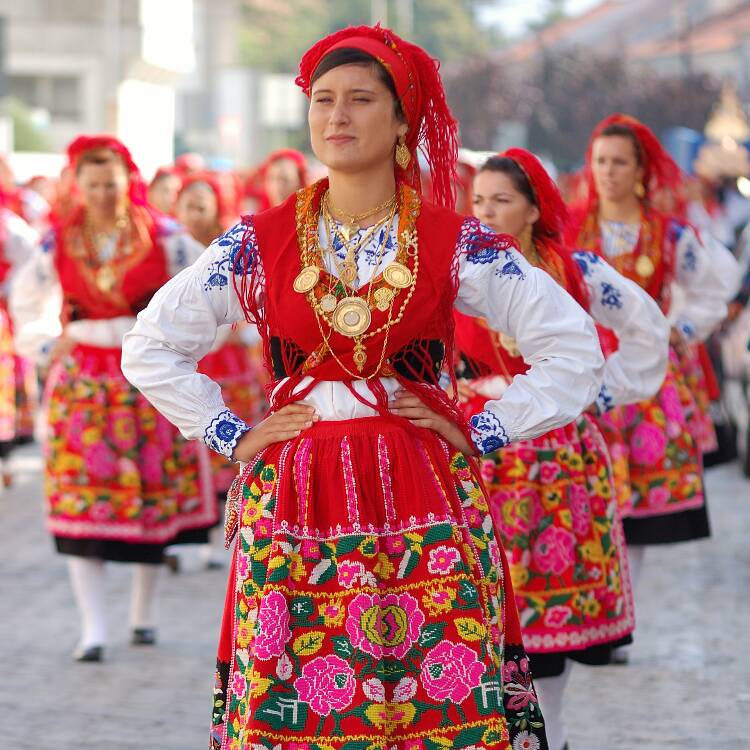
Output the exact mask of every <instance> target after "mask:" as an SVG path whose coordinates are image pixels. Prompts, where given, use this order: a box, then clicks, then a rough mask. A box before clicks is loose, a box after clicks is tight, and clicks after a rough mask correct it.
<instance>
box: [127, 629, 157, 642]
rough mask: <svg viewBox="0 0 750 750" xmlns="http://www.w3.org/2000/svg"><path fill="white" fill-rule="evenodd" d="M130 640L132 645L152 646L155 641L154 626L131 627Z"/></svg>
mask: <svg viewBox="0 0 750 750" xmlns="http://www.w3.org/2000/svg"><path fill="white" fill-rule="evenodd" d="M130 642H131V643H132V644H133V645H134V646H153V645H154V644H155V643H156V628H133V630H132V631H131V633H130Z"/></svg>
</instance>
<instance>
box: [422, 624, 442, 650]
mask: <svg viewBox="0 0 750 750" xmlns="http://www.w3.org/2000/svg"><path fill="white" fill-rule="evenodd" d="M445 626H446V623H444V622H434V623H431V624H430V625H425V626H424V627H423V628H422V632H421V633H420V634H419V640H418V641H417V643H419V645H420V646H421V647H422V648H429V647H430V646H434V645H435V644H436V643H437V642H438V641H440V640H442V638H443V633H444V632H445Z"/></svg>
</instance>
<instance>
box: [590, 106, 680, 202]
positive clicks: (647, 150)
mask: <svg viewBox="0 0 750 750" xmlns="http://www.w3.org/2000/svg"><path fill="white" fill-rule="evenodd" d="M610 125H624V126H625V127H626V128H628V130H630V131H631V132H632V133H633V135H634V136H635V139H636V141H638V146H639V150H640V157H641V164H642V166H643V173H644V174H643V187H644V188H645V190H646V195H645V198H646V200H649V199H650V197H651V195H652V194H653V192H654V191H656V190H675V189H676V188H677V187H678V186H679V185H680V183H681V181H682V174H681V172H680V168H679V167H678V166H677V164H676V163H675V161H674V159H672V157H671V156H670V155H669V154H668V153H667V151H666V149H665V148H664V147H663V146H662V145H661V143H659V139H658V138H657V137H656V136H655V135H654V131H653V130H651V128H649V127H647V126H646V125H644V124H643V123H642V122H641V121H640V120H637V119H636V118H635V117H631V116H630V115H624V114H622V113H621V112H615V113H614V114H612V115H610V116H609V117H606V118H605V119H603V120H602V121H601V122H600V123H599V124H598V125H597V126H596V127H595V128H594V132H593V133H592V134H591V139H590V140H589V146H588V149H587V150H586V166H585V167H584V172H585V175H586V181H587V182H588V190H589V192H588V207H589V208H591V206H593V205H594V204H595V203H596V200H597V197H598V196H597V192H596V185H595V184H594V175H593V171H592V169H591V159H592V153H593V148H594V141H595V140H596V139H597V138H599V136H601V134H602V133H603V132H604V131H605V130H606V129H607V128H608V127H609V126H610Z"/></svg>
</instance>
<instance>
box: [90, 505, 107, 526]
mask: <svg viewBox="0 0 750 750" xmlns="http://www.w3.org/2000/svg"><path fill="white" fill-rule="evenodd" d="M89 517H90V518H91V520H92V521H97V522H98V523H104V522H105V521H109V520H111V519H112V505H111V504H110V503H108V502H107V501H106V500H103V501H101V502H98V503H94V504H93V505H92V506H91V507H90V508H89Z"/></svg>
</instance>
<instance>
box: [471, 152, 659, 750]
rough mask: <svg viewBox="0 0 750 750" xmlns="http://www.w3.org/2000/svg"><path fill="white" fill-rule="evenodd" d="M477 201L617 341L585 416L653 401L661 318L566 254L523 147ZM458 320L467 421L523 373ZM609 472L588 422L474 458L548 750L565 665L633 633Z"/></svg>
mask: <svg viewBox="0 0 750 750" xmlns="http://www.w3.org/2000/svg"><path fill="white" fill-rule="evenodd" d="M473 193H474V215H475V216H476V217H477V218H478V219H480V220H481V221H482V222H483V223H484V224H486V225H487V226H489V227H490V229H492V230H494V231H497V232H504V233H506V234H512V235H514V236H516V237H518V238H519V241H520V244H521V250H522V252H523V254H524V256H525V257H526V259H527V260H528V261H529V262H531V263H532V264H533V265H535V266H537V267H539V268H542V269H544V270H545V271H546V272H547V273H548V274H550V276H552V278H553V279H555V281H557V283H558V284H560V286H562V287H563V288H564V289H565V290H566V291H568V292H569V293H570V294H571V295H572V296H573V297H574V299H576V301H577V302H578V303H579V304H580V305H581V306H582V307H583V308H584V309H586V310H588V311H589V312H590V313H591V315H592V316H593V318H594V320H596V321H597V322H598V323H600V324H602V325H606V326H607V327H609V328H612V329H614V330H616V331H617V333H618V335H619V336H620V341H621V349H620V351H618V352H615V353H613V354H611V355H610V357H609V358H608V360H607V363H606V365H605V371H604V381H603V385H602V387H601V390H600V392H599V395H598V397H597V399H596V404H595V406H594V407H593V409H592V410H591V411H595V412H596V413H603V412H604V411H607V410H608V409H610V408H612V406H614V404H626V403H633V402H635V401H639V400H642V399H643V398H646V397H648V396H652V395H653V394H655V393H656V391H657V390H658V388H659V386H660V385H661V382H662V379H663V377H664V373H665V370H666V366H667V344H668V339H669V326H668V324H667V321H666V319H665V318H664V316H663V315H662V314H661V312H660V311H659V308H658V306H657V305H656V304H655V303H654V302H653V300H651V298H650V297H649V296H648V295H647V294H646V293H645V292H643V291H642V290H641V289H640V287H638V286H637V285H636V284H634V283H633V282H631V281H629V280H627V279H625V278H623V277H622V276H620V275H619V274H618V273H617V272H616V271H615V270H614V269H613V268H611V267H610V266H608V265H607V264H606V263H605V262H604V261H602V260H601V259H600V258H598V257H597V256H591V254H590V253H578V254H575V253H572V252H571V251H570V250H569V249H568V248H566V247H564V246H563V245H562V232H563V229H564V228H565V226H566V223H567V221H568V211H567V209H566V207H565V204H564V203H563V200H562V197H561V195H560V193H559V191H558V189H557V187H556V186H555V184H554V182H553V181H552V178H551V177H550V176H549V175H548V174H547V172H546V171H545V169H544V167H543V166H542V164H541V163H540V162H539V160H538V159H537V158H536V157H535V156H534V155H533V154H531V153H529V152H528V151H525V150H524V149H520V148H512V149H509V150H508V151H506V152H505V153H503V154H500V155H498V156H495V157H492V158H490V159H489V160H488V161H487V162H486V163H485V164H484V165H483V166H482V167H481V168H480V170H479V173H478V175H477V176H476V178H475V180H474V185H473ZM456 315H457V321H456V345H457V348H458V351H459V352H460V354H461V357H462V365H463V366H462V368H461V370H460V373H461V375H462V380H460V381H459V389H460V392H461V393H462V398H463V400H464V404H465V408H466V410H467V413H469V414H470V413H473V411H474V410H475V408H476V405H477V403H478V402H481V401H483V400H485V399H486V398H491V397H493V396H497V395H499V394H501V393H502V392H503V391H504V390H505V389H507V388H508V386H509V385H510V383H511V382H512V379H513V378H514V377H515V376H516V375H518V374H521V373H524V372H526V371H527V370H528V369H529V368H528V365H527V364H526V363H525V362H524V359H523V355H522V353H521V352H520V351H519V350H518V348H517V346H516V343H515V342H514V341H513V340H512V339H510V338H509V337H507V336H505V335H503V334H498V333H496V332H494V331H492V330H491V328H490V327H489V326H488V325H487V322H486V321H483V320H479V319H477V318H470V317H468V316H466V315H461V314H459V313H457V314H456ZM568 387H569V389H570V390H571V391H572V390H574V389H575V387H576V385H575V383H574V382H571V383H569V384H568ZM612 464H613V462H612V460H611V457H610V455H609V451H608V449H607V446H606V443H605V442H604V440H603V438H602V436H601V434H600V432H599V427H598V424H597V417H596V416H595V414H593V413H591V414H589V413H585V414H583V415H582V416H581V417H579V418H578V419H577V420H576V421H575V422H572V423H570V424H568V425H566V426H565V427H559V428H557V429H555V430H552V431H551V432H547V433H546V434H544V435H542V436H540V437H537V438H534V439H533V440H523V441H519V442H518V443H515V444H512V445H509V446H506V447H503V448H501V449H500V450H498V451H496V452H495V453H492V454H491V455H489V456H486V457H484V458H483V459H482V460H481V462H480V465H481V470H482V476H483V478H484V480H485V483H486V485H487V491H488V493H489V496H490V509H491V511H492V514H493V519H494V521H495V525H496V528H497V529H498V531H499V533H500V536H501V539H502V542H503V546H504V547H505V549H506V551H507V552H508V557H509V562H510V571H511V577H512V579H513V588H514V591H515V595H516V603H517V605H518V611H519V615H520V619H521V630H522V633H523V640H524V645H525V646H526V649H527V650H528V651H529V655H530V658H531V670H532V673H533V674H534V678H535V682H536V685H537V689H538V691H539V697H540V700H541V704H542V710H543V711H544V717H545V723H546V728H547V738H548V740H549V744H550V749H551V750H563V748H564V747H567V744H566V740H567V737H566V731H565V727H564V724H563V721H562V702H563V694H564V689H565V685H566V682H567V679H568V677H569V675H570V666H571V662H572V661H577V662H580V663H583V664H590V665H597V664H607V663H609V660H610V655H611V652H612V649H613V648H614V647H615V646H617V645H620V644H622V643H623V642H625V641H629V640H630V633H631V632H632V630H633V628H634V624H635V621H634V611H633V610H634V608H633V598H632V590H631V586H630V576H629V574H628V567H627V557H626V549H625V539H624V536H623V533H622V526H621V522H620V518H619V513H618V500H619V498H618V496H617V493H616V488H615V485H614V483H613V479H614V476H613V470H612Z"/></svg>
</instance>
